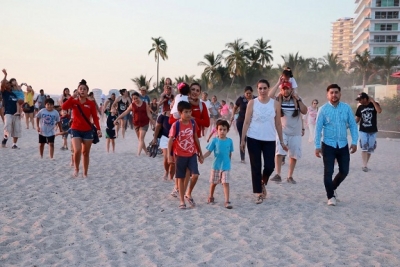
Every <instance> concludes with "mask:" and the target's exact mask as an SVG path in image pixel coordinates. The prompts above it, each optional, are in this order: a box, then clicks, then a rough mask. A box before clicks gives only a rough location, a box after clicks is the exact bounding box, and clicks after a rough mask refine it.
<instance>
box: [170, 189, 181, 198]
mask: <svg viewBox="0 0 400 267" xmlns="http://www.w3.org/2000/svg"><path fill="white" fill-rule="evenodd" d="M178 195H179V191H178V190H177V189H176V188H174V190H172V192H171V196H173V197H178Z"/></svg>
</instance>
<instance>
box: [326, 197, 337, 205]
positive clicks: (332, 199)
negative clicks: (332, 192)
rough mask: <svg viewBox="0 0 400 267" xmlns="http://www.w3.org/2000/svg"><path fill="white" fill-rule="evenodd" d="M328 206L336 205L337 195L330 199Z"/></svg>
mask: <svg viewBox="0 0 400 267" xmlns="http://www.w3.org/2000/svg"><path fill="white" fill-rule="evenodd" d="M328 206H336V198H335V197H332V198H330V199H328Z"/></svg>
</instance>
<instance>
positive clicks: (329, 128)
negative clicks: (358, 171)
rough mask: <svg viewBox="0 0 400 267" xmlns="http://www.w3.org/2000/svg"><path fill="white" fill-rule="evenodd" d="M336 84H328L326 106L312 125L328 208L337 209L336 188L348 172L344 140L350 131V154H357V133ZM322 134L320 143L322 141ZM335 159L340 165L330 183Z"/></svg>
mask: <svg viewBox="0 0 400 267" xmlns="http://www.w3.org/2000/svg"><path fill="white" fill-rule="evenodd" d="M340 90H341V89H340V87H339V85H337V84H330V85H329V86H328V87H327V89H326V92H327V98H328V101H329V102H328V103H325V104H324V105H323V106H322V107H321V108H320V109H319V111H318V115H317V123H316V126H315V139H314V144H315V156H317V157H318V158H320V157H321V154H322V156H323V162H324V184H325V190H326V195H327V197H328V205H329V206H336V200H337V197H338V196H337V193H336V189H337V188H338V187H339V185H340V184H341V183H342V182H343V181H344V179H345V178H346V176H347V174H348V173H349V167H350V154H349V145H348V141H347V129H348V128H349V129H350V134H351V139H352V141H351V147H350V153H351V154H353V153H355V152H356V151H357V140H358V131H357V124H356V120H355V119H354V116H353V112H352V110H351V107H350V106H349V105H348V104H346V103H344V102H341V101H340V97H341V91H340ZM321 135H322V136H323V140H322V142H321ZM335 159H336V160H337V163H338V165H339V173H338V174H336V176H335V178H334V179H333V181H332V175H333V172H334V164H335Z"/></svg>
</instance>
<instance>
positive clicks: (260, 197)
mask: <svg viewBox="0 0 400 267" xmlns="http://www.w3.org/2000/svg"><path fill="white" fill-rule="evenodd" d="M261 203H263V196H262V195H258V197H257V199H256V204H261Z"/></svg>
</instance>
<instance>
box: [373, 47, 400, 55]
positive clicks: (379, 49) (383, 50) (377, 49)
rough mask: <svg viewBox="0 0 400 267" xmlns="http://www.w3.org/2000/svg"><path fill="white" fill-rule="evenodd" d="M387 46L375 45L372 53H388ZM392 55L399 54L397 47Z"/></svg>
mask: <svg viewBox="0 0 400 267" xmlns="http://www.w3.org/2000/svg"><path fill="white" fill-rule="evenodd" d="M386 51H387V47H374V48H373V50H372V53H373V54H374V55H386ZM391 54H392V55H397V47H394V48H393V49H392V51H391Z"/></svg>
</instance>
